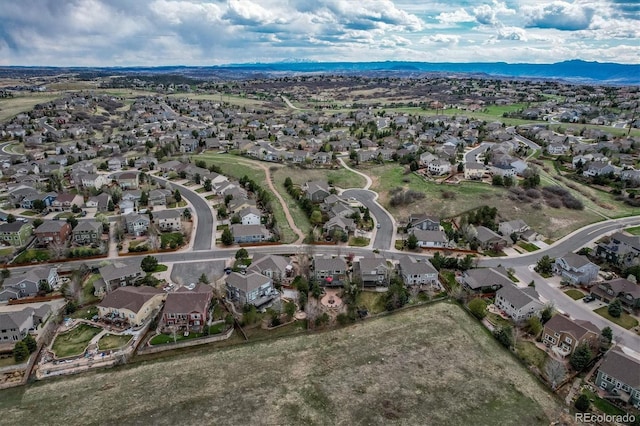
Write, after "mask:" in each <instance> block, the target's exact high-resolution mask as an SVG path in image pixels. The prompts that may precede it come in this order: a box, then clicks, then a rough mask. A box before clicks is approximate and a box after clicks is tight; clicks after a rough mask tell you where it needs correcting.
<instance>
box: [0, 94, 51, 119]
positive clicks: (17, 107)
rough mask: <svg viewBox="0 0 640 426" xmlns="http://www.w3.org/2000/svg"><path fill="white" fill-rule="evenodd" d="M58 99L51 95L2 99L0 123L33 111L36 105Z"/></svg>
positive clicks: (28, 95) (26, 95) (0, 100)
mask: <svg viewBox="0 0 640 426" xmlns="http://www.w3.org/2000/svg"><path fill="white" fill-rule="evenodd" d="M56 97H57V96H55V95H51V94H44V93H33V94H23V95H20V96H16V97H14V98H3V99H0V121H4V120H7V119H9V118H12V117H14V116H16V115H18V114H20V113H21V112H27V111H31V110H32V109H33V107H34V106H35V105H37V104H41V103H43V102H48V101H50V100H52V99H55V98H56Z"/></svg>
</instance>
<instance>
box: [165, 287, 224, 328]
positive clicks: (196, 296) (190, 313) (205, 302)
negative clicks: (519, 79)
mask: <svg viewBox="0 0 640 426" xmlns="http://www.w3.org/2000/svg"><path fill="white" fill-rule="evenodd" d="M212 298H213V288H212V287H211V286H209V285H206V284H198V285H196V286H195V288H192V289H190V288H188V287H184V286H183V287H180V288H179V289H178V290H177V291H174V292H171V293H168V294H167V298H166V300H165V303H164V308H163V309H162V321H161V327H162V328H164V329H165V330H170V331H171V330H188V331H196V332H197V331H200V330H202V327H203V326H205V325H206V324H207V323H208V321H209V318H210V316H209V310H210V307H211V299H212Z"/></svg>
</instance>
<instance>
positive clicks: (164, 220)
mask: <svg viewBox="0 0 640 426" xmlns="http://www.w3.org/2000/svg"><path fill="white" fill-rule="evenodd" d="M153 223H155V224H156V226H157V227H158V229H160V230H161V231H180V230H181V229H182V213H181V212H180V211H179V210H175V209H174V210H160V211H157V212H154V213H153Z"/></svg>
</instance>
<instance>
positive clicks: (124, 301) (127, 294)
mask: <svg viewBox="0 0 640 426" xmlns="http://www.w3.org/2000/svg"><path fill="white" fill-rule="evenodd" d="M165 297H166V294H165V293H164V292H163V291H162V290H160V289H158V288H155V287H149V286H140V287H119V288H116V289H115V290H113V291H112V292H110V293H108V294H107V295H106V296H105V297H104V298H103V299H102V301H100V303H98V316H99V317H100V318H101V319H103V320H106V321H118V322H125V323H128V324H129V325H130V326H132V327H139V326H141V325H142V324H144V323H145V321H147V320H148V319H150V318H153V315H152V314H155V313H156V312H157V311H158V309H160V306H161V305H162V302H163V301H164V299H165Z"/></svg>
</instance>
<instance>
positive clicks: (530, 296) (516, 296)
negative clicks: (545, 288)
mask: <svg viewBox="0 0 640 426" xmlns="http://www.w3.org/2000/svg"><path fill="white" fill-rule="evenodd" d="M496 295H497V296H502V297H503V298H504V299H505V300H507V301H509V303H511V304H512V305H513V306H514V308H515V309H521V308H522V307H524V306H526V305H527V304H529V303H530V302H532V301H534V302H538V303H540V300H539V295H538V292H537V291H536V290H535V289H534V288H533V287H526V288H522V289H521V288H518V287H516V286H515V285H514V284H509V285H505V286H504V287H502V288H501V289H500V290H498V292H497V293H496Z"/></svg>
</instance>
